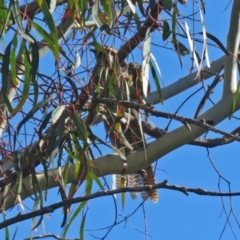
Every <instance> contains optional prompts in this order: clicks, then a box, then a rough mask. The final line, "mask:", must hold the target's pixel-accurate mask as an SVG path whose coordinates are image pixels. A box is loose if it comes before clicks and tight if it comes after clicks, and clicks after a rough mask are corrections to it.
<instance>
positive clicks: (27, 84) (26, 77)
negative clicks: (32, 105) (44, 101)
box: [10, 47, 32, 118]
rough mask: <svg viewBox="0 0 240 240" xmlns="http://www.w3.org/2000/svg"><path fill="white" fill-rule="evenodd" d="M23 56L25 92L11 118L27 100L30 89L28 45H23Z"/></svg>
mask: <svg viewBox="0 0 240 240" xmlns="http://www.w3.org/2000/svg"><path fill="white" fill-rule="evenodd" d="M23 56H24V67H25V70H24V85H23V92H22V96H21V98H20V101H19V102H18V104H17V106H16V107H15V108H14V109H13V111H12V113H11V115H10V118H12V117H14V116H15V115H16V114H17V113H18V112H19V111H20V110H21V108H22V106H23V105H24V103H25V102H26V100H27V98H28V94H29V90H30V82H31V68H32V66H31V63H30V58H29V55H28V51H27V49H26V47H23Z"/></svg>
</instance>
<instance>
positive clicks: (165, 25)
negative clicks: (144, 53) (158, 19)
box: [162, 20, 171, 41]
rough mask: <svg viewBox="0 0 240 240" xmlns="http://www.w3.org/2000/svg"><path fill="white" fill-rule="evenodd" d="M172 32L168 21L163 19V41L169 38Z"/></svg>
mask: <svg viewBox="0 0 240 240" xmlns="http://www.w3.org/2000/svg"><path fill="white" fill-rule="evenodd" d="M170 34H171V31H170V27H169V24H168V22H167V21H165V20H164V21H163V34H162V38H163V41H165V40H166V39H168V38H169V36H170Z"/></svg>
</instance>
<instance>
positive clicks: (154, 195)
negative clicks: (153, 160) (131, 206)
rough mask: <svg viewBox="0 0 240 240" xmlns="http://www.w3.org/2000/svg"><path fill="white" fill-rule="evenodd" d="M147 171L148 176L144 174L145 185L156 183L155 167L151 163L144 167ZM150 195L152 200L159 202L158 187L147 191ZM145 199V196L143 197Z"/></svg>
mask: <svg viewBox="0 0 240 240" xmlns="http://www.w3.org/2000/svg"><path fill="white" fill-rule="evenodd" d="M144 170H145V171H146V173H147V174H146V176H143V183H144V185H154V184H156V180H155V177H154V172H153V167H152V165H149V166H148V167H147V168H145V169H144ZM147 194H148V196H149V197H150V198H151V200H152V201H153V202H155V203H157V202H158V192H157V189H154V190H150V191H147ZM143 199H145V198H143Z"/></svg>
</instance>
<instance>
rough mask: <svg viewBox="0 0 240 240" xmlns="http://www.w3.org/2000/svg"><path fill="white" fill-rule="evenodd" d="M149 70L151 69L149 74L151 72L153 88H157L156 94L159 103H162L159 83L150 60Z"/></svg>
mask: <svg viewBox="0 0 240 240" xmlns="http://www.w3.org/2000/svg"><path fill="white" fill-rule="evenodd" d="M150 68H151V72H152V76H153V80H154V83H155V86H156V88H157V92H158V96H159V99H160V102H161V103H163V95H162V90H161V86H160V81H159V79H158V75H157V73H156V71H155V68H154V65H153V63H152V60H151V61H150Z"/></svg>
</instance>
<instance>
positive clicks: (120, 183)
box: [116, 174, 127, 188]
mask: <svg viewBox="0 0 240 240" xmlns="http://www.w3.org/2000/svg"><path fill="white" fill-rule="evenodd" d="M126 180H127V179H126V175H119V174H117V175H116V187H117V188H121V187H126V186H127V181H126Z"/></svg>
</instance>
